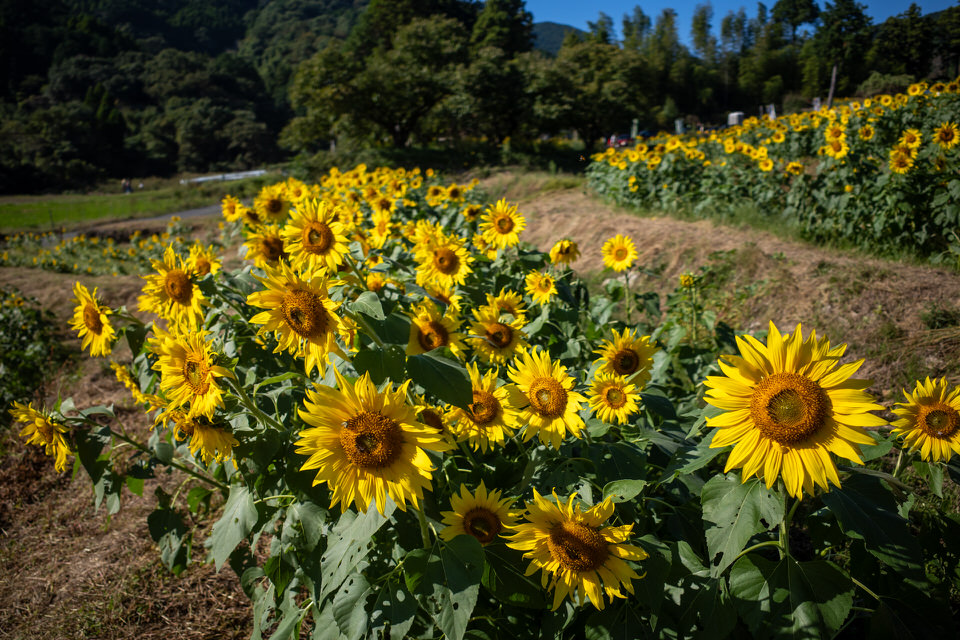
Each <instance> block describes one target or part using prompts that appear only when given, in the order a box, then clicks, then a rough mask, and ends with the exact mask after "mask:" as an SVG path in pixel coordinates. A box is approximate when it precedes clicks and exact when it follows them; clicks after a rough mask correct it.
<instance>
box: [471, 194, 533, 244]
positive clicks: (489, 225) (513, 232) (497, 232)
mask: <svg viewBox="0 0 960 640" xmlns="http://www.w3.org/2000/svg"><path fill="white" fill-rule="evenodd" d="M526 226H527V221H526V219H525V218H524V217H523V216H522V215H520V213H518V212H517V205H512V204H508V203H507V201H506V199H504V198H500V199H499V200H497V203H496V204H495V205H490V206H488V207H487V210H486V211H485V212H484V213H483V216H482V217H481V218H480V233H481V234H482V235H483V239H484V240H486V241H487V242H489V243H490V244H491V245H493V246H494V247H496V248H498V249H506V248H507V247H512V246H514V245H516V244H517V243H519V242H520V233H521V232H522V231H523V230H524V228H525V227H526Z"/></svg>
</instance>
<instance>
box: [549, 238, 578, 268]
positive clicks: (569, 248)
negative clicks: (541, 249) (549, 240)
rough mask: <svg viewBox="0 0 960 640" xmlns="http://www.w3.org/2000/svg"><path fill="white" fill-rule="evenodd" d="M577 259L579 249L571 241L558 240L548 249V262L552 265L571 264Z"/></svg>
mask: <svg viewBox="0 0 960 640" xmlns="http://www.w3.org/2000/svg"><path fill="white" fill-rule="evenodd" d="M579 259H580V247H578V246H577V243H576V242H574V241H573V240H569V239H565V240H560V241H558V242H557V243H556V244H555V245H553V247H551V248H550V262H552V263H553V264H572V263H574V262H576V261H577V260H579Z"/></svg>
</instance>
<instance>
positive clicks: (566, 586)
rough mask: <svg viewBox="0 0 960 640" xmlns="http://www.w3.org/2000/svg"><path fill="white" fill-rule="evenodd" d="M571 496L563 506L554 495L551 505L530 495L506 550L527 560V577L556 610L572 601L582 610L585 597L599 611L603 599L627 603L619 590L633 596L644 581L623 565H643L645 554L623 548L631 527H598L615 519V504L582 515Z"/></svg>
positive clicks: (610, 502)
mask: <svg viewBox="0 0 960 640" xmlns="http://www.w3.org/2000/svg"><path fill="white" fill-rule="evenodd" d="M576 496H577V494H576V493H573V494H571V495H570V497H569V498H568V499H567V502H566V504H564V503H562V502H560V498H559V497H558V496H557V492H556V491H554V492H553V501H551V500H548V499H546V498H544V497H543V496H541V495H540V494H539V493H538V492H537V490H536V489H534V490H533V502H527V511H529V513H528V514H527V516H526V520H527V522H525V523H523V524H519V525H516V526H514V527H512V528H513V529H514V530H516V533H515V534H514V535H513V536H510V537H511V538H512V540H511V541H510V542H508V543H507V546H508V547H511V548H513V549H518V550H520V551H523V552H524V554H523V557H524V558H530V566H529V567H528V568H527V572H526V573H527V575H531V574H533V573H535V572H536V571H537V570H538V569H539V570H540V571H541V572H542V573H541V578H540V580H541V584H542V585H543V587H547V586H548V583H549V588H551V589H553V590H554V591H553V606H552V609H556V608H557V607H559V606H560V603H561V602H563V599H564V598H566V597H567V596H570V599H571V600H574V599H576V601H577V603H578V604H580V605H583V598H584V596H586V597H587V598H589V600H590V602H591V603H592V604H593V606H595V607H596V608H597V609H603V607H604V604H605V600H604V594H606V597H607V598H609V599H610V601H611V602H613V599H614V598H626V596H625V595H624V594H623V592H622V591H621V590H620V588H621V586H622V587H623V588H624V589H626V590H627V592H628V593H633V583H632V581H633V580H636V579H640V578H641V577H642V576H640V575H637V573H636V572H635V571H634V570H633V569H632V568H630V565H628V564H627V563H626V562H624V561H625V560H633V561H639V560H645V559H646V558H647V557H648V554H647V552H645V551H644V550H643V549H641V548H639V547H635V546H633V545H631V544H627V540H629V538H630V532H631V531H633V525H632V524H628V525H623V526H619V527H604V526H602V525H603V523H604V522H606V521H607V520H608V519H609V518H610V516H612V515H613V501H612V500H611V499H610V498H607V499H606V500H604V501H603V502H601V503H600V504H598V505H596V506H593V507H590V508H589V509H587V510H586V511H584V510H583V509H582V507H581V506H580V505H579V504H576V505H574V500H575V499H576Z"/></svg>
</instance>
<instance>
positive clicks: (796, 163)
mask: <svg viewBox="0 0 960 640" xmlns="http://www.w3.org/2000/svg"><path fill="white" fill-rule="evenodd" d="M958 87H960V79H958V80H956V81H953V82H950V83H946V84H945V83H935V84H933V85H928V84H927V83H918V84H914V85H911V86H910V87H909V89H908V91H907V93H903V94H896V95H880V96H875V97H873V98H867V99H864V100H847V101H841V103H840V104H839V105H838V106H835V107H832V108H827V107H826V106H824V107H822V108H821V109H819V110H818V111H811V112H805V113H793V114H789V115H784V116H780V117H779V118H776V119H771V118H769V117H767V116H764V117H763V118H756V117H752V118H748V119H747V120H746V121H744V123H743V124H742V125H738V126H734V127H730V128H727V129H723V130H721V131H715V132H709V133H693V134H689V135H682V136H681V135H665V134H661V135H658V136H656V137H654V138H650V139H647V140H644V141H641V142H639V143H638V144H637V145H636V146H634V147H630V148H624V149H619V150H616V149H607V151H606V152H604V153H600V154H595V155H594V156H593V157H592V160H593V162H592V163H591V165H590V166H589V167H588V169H587V173H588V175H589V180H590V184H591V186H593V188H594V189H596V190H597V191H598V192H599V193H601V194H603V195H605V196H607V197H609V198H611V199H613V200H615V201H616V202H618V203H620V204H624V205H628V206H638V207H645V208H651V209H666V210H677V209H681V208H690V209H691V211H692V213H693V214H694V215H697V216H702V217H718V216H719V217H722V216H724V215H727V212H729V211H730V210H731V205H737V204H741V203H749V205H750V206H752V207H755V209H756V210H757V211H760V212H763V215H765V216H770V217H773V218H774V222H775V224H785V225H789V226H792V227H794V228H796V229H797V230H798V231H799V232H800V234H801V235H803V236H804V237H806V238H808V239H811V240H814V241H818V242H827V243H840V244H846V245H849V246H857V247H860V248H863V249H868V250H870V251H877V250H879V251H884V252H888V253H892V254H898V253H900V252H903V251H907V252H910V253H912V254H915V255H919V256H923V257H929V258H933V259H934V260H939V261H948V262H951V263H956V261H957V258H958V257H960V237H958V236H957V235H956V230H957V227H958V225H960V176H958V169H960V158H958V155H957V154H958V147H957V145H958V143H960V128H958V124H957V123H958V122H960V90H958Z"/></svg>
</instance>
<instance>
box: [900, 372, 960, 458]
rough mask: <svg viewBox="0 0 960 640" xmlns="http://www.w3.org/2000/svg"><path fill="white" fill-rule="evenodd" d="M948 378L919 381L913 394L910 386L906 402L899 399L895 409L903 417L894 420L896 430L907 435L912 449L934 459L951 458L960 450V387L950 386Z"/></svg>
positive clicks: (905, 436) (901, 434) (924, 456)
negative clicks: (910, 391)
mask: <svg viewBox="0 0 960 640" xmlns="http://www.w3.org/2000/svg"><path fill="white" fill-rule="evenodd" d="M949 386H950V385H949V383H948V382H947V379H946V378H937V379H936V380H932V381H931V380H930V378H929V377H928V378H927V379H926V381H925V382H920V381H917V388H916V389H915V390H914V392H913V393H912V394H908V393H907V391H906V389H904V391H903V395H904V397H905V398H906V400H907V401H906V402H898V403H897V406H896V407H894V409H893V412H894V413H895V414H897V416H898V417H899V418H900V419H899V420H897V421H896V422H894V423H893V424H892V426H893V427H895V428H894V430H893V434H894V435H898V436H903V441H904V444H905V445H906V446H907V447H909V448H910V450H911V451H914V450H916V449H919V450H920V457H921V458H923V459H924V460H933V461H934V462H940V461H941V460H942V461H943V462H948V461H949V460H950V458H951V457H952V456H953V454H954V452H956V453H960V387H954V388H953V389H949V390H948V387H949Z"/></svg>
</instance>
